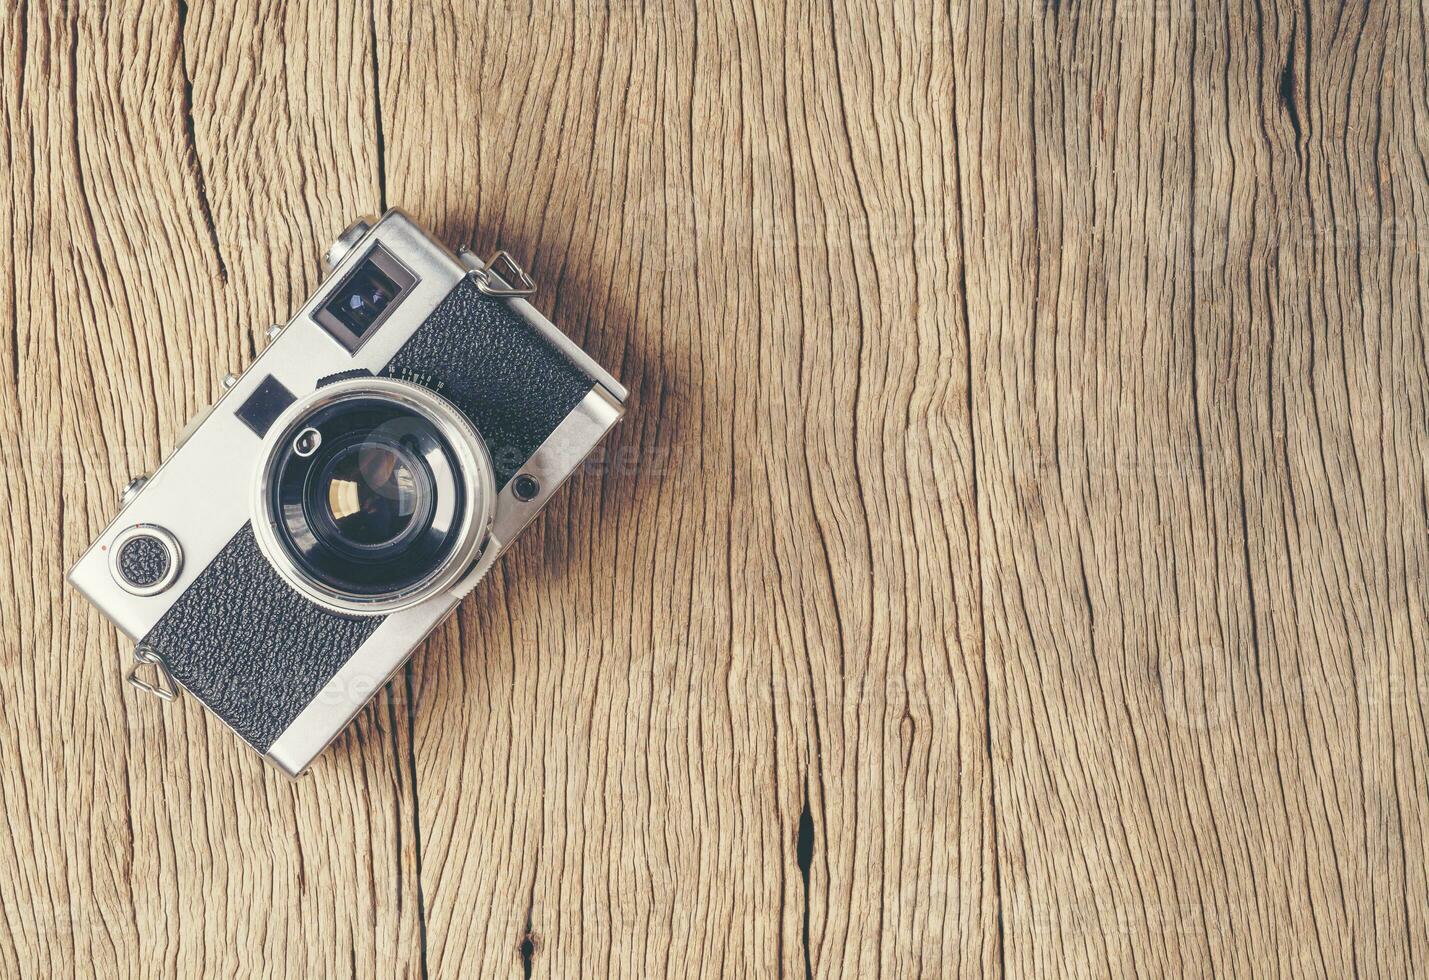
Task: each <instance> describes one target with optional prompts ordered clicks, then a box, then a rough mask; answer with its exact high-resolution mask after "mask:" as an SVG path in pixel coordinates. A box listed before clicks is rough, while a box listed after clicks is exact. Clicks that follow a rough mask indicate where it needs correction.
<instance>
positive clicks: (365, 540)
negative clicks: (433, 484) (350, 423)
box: [324, 443, 430, 547]
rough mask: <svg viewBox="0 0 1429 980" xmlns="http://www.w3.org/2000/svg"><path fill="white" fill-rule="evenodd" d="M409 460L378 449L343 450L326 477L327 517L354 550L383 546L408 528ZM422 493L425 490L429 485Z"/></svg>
mask: <svg viewBox="0 0 1429 980" xmlns="http://www.w3.org/2000/svg"><path fill="white" fill-rule="evenodd" d="M417 465H418V464H416V463H415V461H414V460H412V458H411V456H410V454H408V453H407V452H405V451H404V450H402V449H400V448H398V447H394V446H390V445H384V444H382V443H359V444H358V445H356V446H349V447H347V448H346V449H343V450H342V452H340V453H339V454H338V455H337V457H336V458H335V459H334V460H333V461H332V463H331V464H330V466H329V468H328V472H327V491H326V493H325V494H324V496H325V497H326V500H327V508H328V516H329V517H330V518H331V519H332V523H333V524H334V525H335V526H336V528H337V531H338V533H339V534H341V535H342V537H343V538H344V539H345V540H346V541H348V542H350V543H352V544H355V545H357V546H359V547H374V546H377V545H384V544H387V543H389V542H390V541H392V540H394V539H396V538H397V537H399V536H400V535H401V533H402V531H404V530H405V529H406V528H408V527H409V526H411V523H412V515H413V514H414V513H416V510H417V503H418V492H419V490H418V480H417V471H416V466H417ZM422 482H423V483H424V484H426V487H424V488H423V489H429V487H430V480H424V481H422Z"/></svg>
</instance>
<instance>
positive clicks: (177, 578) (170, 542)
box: [69, 210, 627, 776]
mask: <svg viewBox="0 0 1429 980" xmlns="http://www.w3.org/2000/svg"><path fill="white" fill-rule="evenodd" d="M325 262H326V263H327V266H328V268H329V275H328V277H327V278H326V279H325V280H324V282H323V284H322V285H321V286H320V287H319V288H318V290H317V291H316V292H315V293H314V295H313V296H312V297H311V298H310V299H309V300H308V301H307V303H305V304H304V305H303V307H302V309H300V310H299V311H298V312H297V314H296V315H295V316H294V317H293V318H292V319H291V320H290V321H289V322H288V323H287V324H286V325H282V326H275V327H274V328H273V329H272V330H270V332H269V336H270V340H271V343H270V344H269V345H268V347H267V348H266V349H265V350H264V351H263V352H262V353H261V354H260V355H259V357H258V358H257V359H256V360H255V361H254V362H253V364H252V365H250V366H249V367H248V369H247V370H246V371H244V372H243V373H242V374H241V375H239V376H237V377H234V376H232V375H230V376H228V377H227V378H225V379H224V388H225V391H224V393H223V394H222V395H221V397H220V398H219V399H218V401H217V402H216V403H215V404H214V405H213V406H212V407H211V408H209V409H207V410H206V411H204V412H201V413H200V414H199V415H198V416H197V417H196V418H195V419H194V420H193V421H192V422H191V423H190V425H189V428H188V430H187V433H186V434H185V435H184V436H181V437H180V441H179V444H178V445H177V447H176V448H175V449H174V450H173V452H172V453H170V454H169V456H168V457H167V458H166V459H165V460H164V462H163V463H162V465H161V466H160V467H159V468H158V469H157V470H156V471H155V472H154V473H153V474H152V475H151V476H149V477H148V478H140V479H137V480H135V481H134V482H133V483H131V484H130V486H129V488H127V489H126V490H125V493H124V499H123V506H122V509H121V510H120V512H119V515H118V516H117V517H116V518H115V519H114V520H113V521H112V522H111V523H110V524H109V526H108V527H106V528H105V529H104V530H103V531H102V532H101V533H100V534H99V536H98V537H97V538H96V539H95V541H94V543H93V544H92V545H90V547H89V548H88V549H87V550H86V551H85V553H84V554H83V555H82V556H81V557H80V559H79V560H78V562H76V563H75V565H74V567H73V568H72V569H71V570H70V572H69V580H70V581H71V583H73V584H74V585H75V586H76V587H78V588H79V589H80V590H81V591H82V592H83V593H84V594H85V596H86V597H88V599H89V600H90V601H91V602H93V603H94V604H95V605H96V606H98V607H99V609H100V610H101V611H102V612H103V613H104V614H105V615H106V616H108V617H109V618H110V619H111V620H113V622H114V623H115V624H116V625H117V626H118V627H119V629H120V630H122V631H123V632H124V633H125V634H127V635H128V636H130V637H132V638H133V639H134V640H135V641H136V643H137V645H136V647H135V658H136V660H135V665H134V668H133V669H131V671H130V675H129V676H130V680H131V682H132V683H134V684H135V685H136V686H138V687H141V688H144V689H146V690H150V691H152V692H154V693H157V694H159V695H161V696H165V697H167V698H170V699H171V698H172V696H173V695H174V693H176V688H182V689H184V690H186V691H187V692H188V693H190V694H192V695H193V696H194V697H196V698H197V699H198V700H199V701H200V702H202V703H203V704H204V706H205V707H207V708H208V709H209V710H211V711H212V712H213V713H214V714H216V715H217V716H218V717H219V718H220V719H221V720H222V721H224V722H225V723H226V724H228V725H229V726H230V727H232V728H233V729H234V730H235V731H237V732H238V733H239V734H240V735H241V736H243V738H244V739H245V741H247V742H248V743H249V745H251V746H252V747H253V748H254V749H255V750H257V751H259V752H261V753H262V754H263V755H264V756H265V757H266V758H267V759H268V760H269V761H270V762H272V763H274V764H275V765H276V766H278V767H279V768H280V769H281V770H282V771H283V772H285V773H287V774H289V775H292V776H296V775H299V774H300V773H302V772H303V771H304V770H305V769H306V768H307V767H308V765H309V764H310V763H311V762H312V760H313V759H314V758H315V757H316V756H317V755H318V754H319V753H320V752H321V751H322V750H323V749H324V748H325V747H326V746H327V744H328V743H329V742H330V741H331V740H332V739H333V738H334V737H335V736H336V735H337V734H338V733H339V732H341V731H342V730H343V729H344V728H345V727H346V726H347V725H348V723H349V722H350V721H351V720H352V719H353V717H354V716H355V715H356V714H357V713H358V711H360V710H361V708H362V707H363V705H364V704H366V703H367V702H368V701H369V700H370V699H371V698H372V696H373V695H375V694H376V692H377V691H379V690H380V689H381V688H382V686H383V685H384V684H385V683H386V681H387V680H388V679H389V678H390V677H391V675H392V674H393V673H394V672H395V671H396V670H398V668H400V667H401V666H402V665H403V664H404V663H405V662H406V660H407V658H408V657H409V656H410V655H411V654H412V652H413V650H415V648H416V647H417V646H418V645H419V644H420V643H421V642H422V640H423V639H424V638H425V637H426V635H427V634H428V633H429V632H430V631H431V630H432V629H433V628H435V627H436V626H437V625H438V624H439V623H440V622H442V620H444V619H445V618H446V617H447V615H448V614H450V613H451V612H452V610H453V609H455V607H456V606H457V604H458V603H459V602H460V601H461V599H462V598H463V597H464V596H465V595H466V594H467V593H468V592H470V591H471V589H472V588H473V587H474V586H475V585H476V584H477V583H478V582H479V581H480V580H481V578H482V577H483V576H484V575H485V574H486V572H487V570H488V569H489V568H490V567H491V565H492V564H493V563H494V562H495V561H496V559H497V558H498V557H499V556H500V555H501V553H502V552H503V551H505V549H506V548H507V547H509V546H510V545H511V543H512V542H513V541H514V540H515V538H516V536H517V535H518V534H519V533H520V532H521V530H522V529H523V528H524V527H525V526H526V525H527V524H528V523H529V522H530V521H531V520H532V519H533V518H534V517H535V516H536V514H538V513H539V512H540V511H541V509H542V508H543V507H544V506H545V505H546V503H547V501H549V500H550V498H551V495H552V494H553V493H555V491H556V490H557V489H558V488H559V487H560V486H561V484H562V483H564V482H565V480H566V479H567V478H568V477H569V476H570V475H571V474H572V473H573V472H574V471H575V470H576V469H577V467H579V466H580V464H581V462H582V461H583V460H584V459H585V458H586V457H587V455H588V454H589V453H590V452H591V451H592V450H593V449H595V447H596V446H597V445H598V444H599V443H600V441H601V439H602V438H604V436H605V435H606V433H607V432H609V431H610V429H611V428H612V427H613V426H614V425H615V424H616V423H617V422H618V421H619V420H620V418H621V416H622V415H623V413H624V410H625V407H624V406H625V401H626V398H627V392H626V390H625V388H624V387H623V386H621V384H620V383H619V382H617V381H616V380H615V379H614V378H612V377H611V376H610V375H609V374H608V373H607V372H606V371H605V370H603V369H602V368H601V367H600V366H599V365H598V364H596V363H595V361H594V360H592V359H591V358H590V357H589V356H588V355H587V354H586V353H585V352H584V351H582V350H581V349H580V348H579V347H578V346H577V345H576V344H575V343H573V342H572V341H571V340H570V339H569V338H567V337H566V336H565V335H564V334H563V333H561V332H560V331H559V330H558V329H557V328H556V327H555V326H554V325H553V324H552V323H551V322H550V321H549V320H547V319H546V318H545V317H543V316H542V315H541V314H540V313H538V312H537V311H536V310H535V309H534V308H532V306H531V305H530V304H529V303H528V302H526V300H525V299H524V298H523V297H524V296H526V295H529V294H530V292H531V291H532V289H533V287H532V284H531V282H530V280H529V278H528V277H527V276H526V274H525V273H524V272H523V271H522V270H521V269H520V267H519V266H517V265H516V263H515V262H514V261H512V260H511V259H510V257H509V256H506V255H505V253H499V254H498V256H497V257H496V258H495V259H493V260H492V261H491V262H489V263H483V262H481V261H479V260H477V258H476V257H475V256H474V255H472V254H471V253H470V252H468V251H462V252H460V253H453V252H451V251H449V250H448V249H447V248H445V247H444V246H443V245H442V244H441V243H440V242H438V241H436V240H435V239H434V238H432V236H431V235H430V234H428V233H427V232H426V231H425V230H424V229H423V228H421V227H420V226H418V225H417V224H416V222H414V221H413V220H412V219H411V218H409V217H408V216H407V215H405V214H403V213H402V212H401V211H398V210H392V211H389V212H387V214H385V215H383V216H382V218H381V219H380V220H378V221H377V222H376V223H375V224H372V225H369V224H368V223H367V222H362V221H360V222H357V223H356V224H354V225H353V226H352V227H350V228H349V229H347V231H345V232H344V233H343V234H342V236H341V237H340V238H339V239H338V240H337V242H336V243H334V245H333V247H332V248H331V249H330V250H329V252H328V253H327V255H326V256H325ZM146 678H150V679H146Z"/></svg>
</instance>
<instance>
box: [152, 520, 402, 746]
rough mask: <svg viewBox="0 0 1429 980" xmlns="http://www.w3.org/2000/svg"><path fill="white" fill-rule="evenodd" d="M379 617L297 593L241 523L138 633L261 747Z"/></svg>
mask: <svg viewBox="0 0 1429 980" xmlns="http://www.w3.org/2000/svg"><path fill="white" fill-rule="evenodd" d="M381 622H382V617H380V616H373V617H364V618H361V619H349V618H347V617H345V616H339V615H337V614H335V613H331V612H328V611H327V610H326V609H323V608H322V607H321V606H317V605H314V604H313V603H311V602H309V601H308V600H307V599H304V598H303V597H302V596H300V595H298V593H296V592H294V591H293V590H292V589H291V588H289V587H288V586H287V584H286V583H284V582H283V580H282V579H280V578H279V577H278V573H277V572H275V571H274V570H273V566H272V565H270V564H269V563H268V559H267V558H264V557H263V553H262V552H261V551H259V550H258V542H257V541H256V540H255V539H254V537H253V526H252V525H251V524H247V523H245V524H244V525H243V527H242V528H241V529H240V530H239V532H238V533H237V534H235V535H234V536H233V538H232V539H231V540H230V541H229V542H228V544H226V545H224V547H223V550H222V551H220V552H219V553H218V554H217V555H216V556H215V557H214V559H213V561H212V562H210V563H209V565H208V567H207V568H205V569H204V570H203V572H202V573H201V574H200V575H199V576H198V578H196V579H195V580H194V582H193V584H192V585H190V586H189V587H188V588H187V589H186V590H185V591H184V594H183V595H181V596H179V598H178V600H177V601H176V602H175V603H174V604H173V605H172V606H171V607H170V608H169V611H168V612H166V613H165V614H164V616H163V618H161V619H160V620H159V622H158V623H157V624H156V625H155V627H154V628H153V629H152V630H151V631H150V632H149V635H148V636H147V637H145V638H144V639H145V642H146V643H147V644H148V645H149V646H151V647H153V649H154V651H155V652H157V653H158V654H159V655H160V656H161V657H163V659H164V664H165V666H167V667H168V670H169V673H170V674H172V675H173V677H174V679H175V680H176V681H178V682H179V683H180V684H182V685H183V686H184V687H185V688H187V689H188V690H189V691H190V692H191V693H192V694H193V695H194V696H196V697H197V698H199V700H201V701H203V702H204V703H205V704H207V705H208V706H209V708H210V709H212V710H213V712H214V713H215V714H217V715H218V716H219V717H220V718H222V719H223V720H224V721H225V722H226V723H227V724H228V725H229V726H230V727H232V728H233V729H234V730H235V731H237V732H238V734H240V735H242V736H243V737H244V738H245V739H247V741H248V743H249V744H250V745H252V746H253V747H254V748H255V749H257V750H258V751H259V752H266V751H268V747H269V746H270V745H272V744H273V741H274V740H275V739H277V737H278V736H279V735H280V734H282V732H283V729H285V728H287V727H288V725H289V724H291V723H292V721H293V719H295V718H297V717H298V714H299V712H301V711H302V710H303V709H304V708H306V707H307V706H308V702H309V701H311V700H312V699H313V698H314V697H316V696H317V694H318V692H319V691H321V690H322V688H323V685H325V684H326V683H327V682H328V681H329V680H331V679H332V676H333V675H334V674H336V673H337V671H338V669H339V668H340V667H342V665H343V664H345V663H346V662H347V660H348V658H349V657H351V656H352V655H353V654H354V653H356V652H357V649H358V647H360V646H362V644H363V643H365V642H367V638H368V637H369V636H371V635H372V632H373V630H375V629H377V626H378V624H380V623H381Z"/></svg>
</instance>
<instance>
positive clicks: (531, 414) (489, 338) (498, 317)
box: [382, 276, 594, 490]
mask: <svg viewBox="0 0 1429 980" xmlns="http://www.w3.org/2000/svg"><path fill="white" fill-rule="evenodd" d="M382 373H383V374H384V375H387V376H390V377H395V378H403V379H406V380H408V381H412V382H414V383H416V384H420V385H423V386H425V387H427V388H431V389H432V390H433V391H435V392H437V393H438V394H439V395H441V396H442V397H444V398H446V399H447V400H448V401H450V402H451V403H452V404H453V405H455V406H456V407H457V408H459V409H461V410H462V412H463V413H465V415H466V416H467V418H469V419H471V421H472V424H474V425H475V426H476V430H477V432H479V433H481V437H482V439H484V440H485V441H486V448H487V450H488V451H489V452H490V453H491V463H492V467H493V468H494V469H495V471H496V488H497V489H498V490H500V489H501V488H502V487H504V486H506V483H507V482H508V481H509V480H510V479H511V478H512V477H513V476H515V475H516V473H517V471H518V470H520V469H521V466H522V464H523V463H525V462H526V460H528V459H530V458H531V454H532V453H533V452H535V451H536V449H537V447H538V446H540V445H541V443H543V442H545V441H546V437H547V436H549V435H550V434H551V432H552V431H553V430H554V429H555V428H556V426H558V425H560V424H561V421H562V420H563V419H564V418H565V417H566V416H567V415H569V414H570V413H571V410H572V409H573V408H575V407H576V406H577V405H579V404H580V402H581V399H582V398H584V397H585V396H586V395H587V394H588V393H589V392H590V390H591V388H593V387H594V382H593V381H592V380H591V379H590V378H589V377H588V376H587V375H586V374H585V372H583V371H581V370H580V368H578V367H576V366H575V365H574V364H572V363H571V362H570V361H569V360H568V359H567V358H566V356H565V355H564V354H562V353H561V352H560V351H558V350H557V349H556V348H555V347H553V346H551V344H550V342H549V341H547V340H546V338H545V337H544V336H543V335H542V334H541V332H540V331H539V330H537V329H536V328H535V327H533V326H532V325H531V324H530V323H528V322H527V321H526V320H525V319H524V318H523V317H522V316H521V315H520V314H518V313H517V312H516V311H515V310H513V309H512V308H511V307H510V306H509V305H508V304H507V303H506V302H505V301H504V300H500V299H496V298H493V297H491V296H487V295H486V294H485V293H483V292H482V291H481V290H480V289H478V288H477V286H476V283H474V282H473V281H472V279H471V277H470V276H468V277H466V278H465V279H463V280H462V281H461V282H459V283H458V284H457V285H456V286H455V287H454V288H453V289H452V291H451V292H450V293H448V294H447V297H446V299H444V300H442V302H441V303H440V304H439V305H438V306H437V308H436V309H435V310H433V311H432V315H431V316H429V317H428V318H427V320H426V322H425V323H423V324H422V325H421V326H420V327H418V328H417V331H416V332H415V333H413V334H412V336H411V337H410V338H409V339H408V340H407V343H406V344H404V345H403V346H402V349H401V350H399V351H398V352H397V354H396V356H394V357H393V358H392V360H391V361H390V362H389V363H388V365H387V368H386V370H384V371H383V372H382Z"/></svg>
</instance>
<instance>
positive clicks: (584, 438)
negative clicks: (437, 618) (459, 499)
mask: <svg viewBox="0 0 1429 980" xmlns="http://www.w3.org/2000/svg"><path fill="white" fill-rule="evenodd" d="M624 414H625V407H624V406H623V405H621V404H620V402H618V401H616V400H615V399H614V398H613V397H612V396H611V394H610V392H608V391H606V390H605V389H604V388H603V387H601V386H600V385H596V386H595V387H594V388H592V389H591V390H590V392H589V393H588V394H587V395H586V396H585V397H584V398H582V399H581V401H580V404H579V405H577V406H576V407H575V408H573V409H571V414H569V415H567V416H566V417H565V420H564V421H562V422H561V424H560V425H558V426H556V428H555V429H554V430H553V431H552V432H551V434H550V435H549V436H547V437H546V441H545V442H543V443H541V445H540V446H538V447H537V448H536V451H535V452H534V453H532V454H531V458H530V459H528V460H526V464H525V465H524V466H522V467H521V469H520V471H519V472H518V474H517V475H518V476H519V475H520V474H521V473H527V474H530V475H531V476H533V477H535V478H536V480H537V482H539V483H540V484H541V489H540V491H539V492H538V493H537V494H536V496H534V497H532V498H531V499H530V500H522V499H521V498H520V497H518V496H516V490H515V483H516V480H515V479H514V478H513V479H511V480H508V481H507V482H506V486H504V487H502V488H501V493H500V495H499V496H498V497H497V498H496V522H495V523H494V524H493V525H492V527H491V533H492V535H493V536H494V537H496V538H498V539H500V540H502V541H508V542H509V541H514V540H516V536H517V535H518V534H520V533H521V531H522V530H523V529H524V528H525V527H526V525H527V524H530V523H531V521H532V519H533V518H535V516H536V515H537V514H539V513H540V512H541V509H542V508H544V507H545V506H546V502H547V501H549V500H550V499H551V497H552V496H553V495H554V494H555V492H556V491H557V490H559V489H560V488H561V486H562V485H563V484H564V483H565V482H566V480H568V479H569V478H570V476H571V474H572V473H574V472H575V471H576V470H577V469H578V468H579V467H580V465H581V463H583V462H584V461H585V458H586V457H587V456H589V455H590V453H591V450H593V449H595V447H596V445H597V444H598V443H599V442H600V440H601V439H602V438H604V436H605V434H606V433H607V432H609V431H610V430H611V429H612V428H614V427H615V423H617V422H619V421H620V419H621V416H623V415H624Z"/></svg>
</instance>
